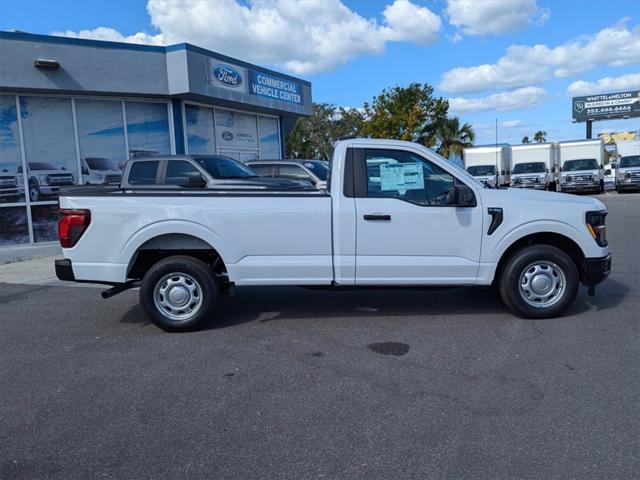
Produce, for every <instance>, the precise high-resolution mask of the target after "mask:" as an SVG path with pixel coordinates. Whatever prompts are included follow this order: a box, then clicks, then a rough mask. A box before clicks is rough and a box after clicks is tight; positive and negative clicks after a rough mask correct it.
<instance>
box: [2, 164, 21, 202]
mask: <svg viewBox="0 0 640 480" xmlns="http://www.w3.org/2000/svg"><path fill="white" fill-rule="evenodd" d="M23 195H24V184H23V183H22V175H19V174H15V173H9V171H8V170H7V169H3V170H1V171H0V201H3V202H19V201H21V200H23V198H22V196H23Z"/></svg>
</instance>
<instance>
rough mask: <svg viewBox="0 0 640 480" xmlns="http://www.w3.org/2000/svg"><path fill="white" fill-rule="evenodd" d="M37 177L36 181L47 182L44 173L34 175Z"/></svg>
mask: <svg viewBox="0 0 640 480" xmlns="http://www.w3.org/2000/svg"><path fill="white" fill-rule="evenodd" d="M36 176H37V177H38V181H39V182H40V183H47V176H46V175H36Z"/></svg>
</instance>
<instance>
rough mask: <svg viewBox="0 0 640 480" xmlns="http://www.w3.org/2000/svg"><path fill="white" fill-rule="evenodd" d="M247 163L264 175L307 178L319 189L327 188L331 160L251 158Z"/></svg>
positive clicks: (295, 178) (306, 179) (298, 178)
mask: <svg viewBox="0 0 640 480" xmlns="http://www.w3.org/2000/svg"><path fill="white" fill-rule="evenodd" d="M245 165H248V166H250V167H251V168H253V169H254V170H255V171H256V172H258V174H259V175H260V176H263V177H271V178H288V179H290V180H305V181H307V182H309V183H311V184H312V185H313V186H314V187H316V188H317V189H319V190H323V189H325V188H327V178H328V177H329V162H325V161H323V160H251V161H250V162H245Z"/></svg>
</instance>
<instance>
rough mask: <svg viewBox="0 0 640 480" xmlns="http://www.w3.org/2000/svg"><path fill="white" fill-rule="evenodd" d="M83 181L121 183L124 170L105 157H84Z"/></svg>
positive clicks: (88, 182) (98, 183) (95, 183)
mask: <svg viewBox="0 0 640 480" xmlns="http://www.w3.org/2000/svg"><path fill="white" fill-rule="evenodd" d="M81 162H82V183H84V184H86V185H102V184H105V183H107V184H119V183H120V181H121V180H122V170H120V169H119V168H118V166H117V165H116V164H115V163H114V162H113V161H111V159H109V158H104V157H83V158H82V159H81Z"/></svg>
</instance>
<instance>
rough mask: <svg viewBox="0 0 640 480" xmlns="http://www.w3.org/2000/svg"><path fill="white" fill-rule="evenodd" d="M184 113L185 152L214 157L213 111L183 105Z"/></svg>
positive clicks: (196, 106)
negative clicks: (185, 128) (185, 131)
mask: <svg viewBox="0 0 640 480" xmlns="http://www.w3.org/2000/svg"><path fill="white" fill-rule="evenodd" d="M184 113H185V119H186V125H187V148H188V150H187V151H188V152H189V153H193V154H203V155H215V154H216V142H215V137H214V136H213V109H212V108H207V107H200V106H198V105H189V104H185V106H184Z"/></svg>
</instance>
